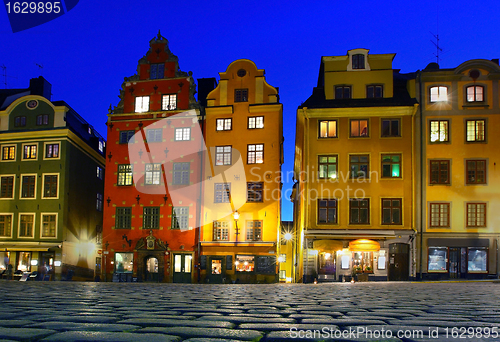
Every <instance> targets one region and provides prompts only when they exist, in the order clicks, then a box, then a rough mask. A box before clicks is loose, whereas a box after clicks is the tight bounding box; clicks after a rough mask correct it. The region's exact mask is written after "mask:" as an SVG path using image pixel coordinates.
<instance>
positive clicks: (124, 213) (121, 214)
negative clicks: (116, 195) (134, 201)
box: [114, 207, 132, 229]
mask: <svg viewBox="0 0 500 342" xmlns="http://www.w3.org/2000/svg"><path fill="white" fill-rule="evenodd" d="M114 216H115V227H114V228H115V229H132V207H116V209H115V215H114Z"/></svg>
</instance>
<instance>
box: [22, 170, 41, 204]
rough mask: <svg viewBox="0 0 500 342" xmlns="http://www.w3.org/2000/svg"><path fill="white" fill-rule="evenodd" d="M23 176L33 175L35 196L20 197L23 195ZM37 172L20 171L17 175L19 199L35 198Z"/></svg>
mask: <svg viewBox="0 0 500 342" xmlns="http://www.w3.org/2000/svg"><path fill="white" fill-rule="evenodd" d="M24 176H35V197H22V195H23V177H24ZM37 178H38V174H36V173H21V174H20V175H19V179H20V181H19V199H21V200H34V199H36V192H37V183H38V180H37Z"/></svg>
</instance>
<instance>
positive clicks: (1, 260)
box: [0, 252, 10, 271]
mask: <svg viewBox="0 0 500 342" xmlns="http://www.w3.org/2000/svg"><path fill="white" fill-rule="evenodd" d="M9 264H10V252H0V271H3V270H6V269H7V268H8V267H9Z"/></svg>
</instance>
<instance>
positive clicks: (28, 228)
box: [19, 214, 35, 237]
mask: <svg viewBox="0 0 500 342" xmlns="http://www.w3.org/2000/svg"><path fill="white" fill-rule="evenodd" d="M34 222H35V215H34V214H21V215H19V237H33V225H34Z"/></svg>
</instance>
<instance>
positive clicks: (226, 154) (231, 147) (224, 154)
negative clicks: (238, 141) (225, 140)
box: [215, 145, 233, 166]
mask: <svg viewBox="0 0 500 342" xmlns="http://www.w3.org/2000/svg"><path fill="white" fill-rule="evenodd" d="M227 148H229V152H228V151H225V150H226V149H227ZM218 149H222V151H217V150H218ZM219 156H222V158H221V159H219ZM225 156H229V163H226V158H224V157H225ZM219 160H222V163H220V162H219ZM232 163H233V146H232V145H225V146H215V166H224V165H232Z"/></svg>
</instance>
